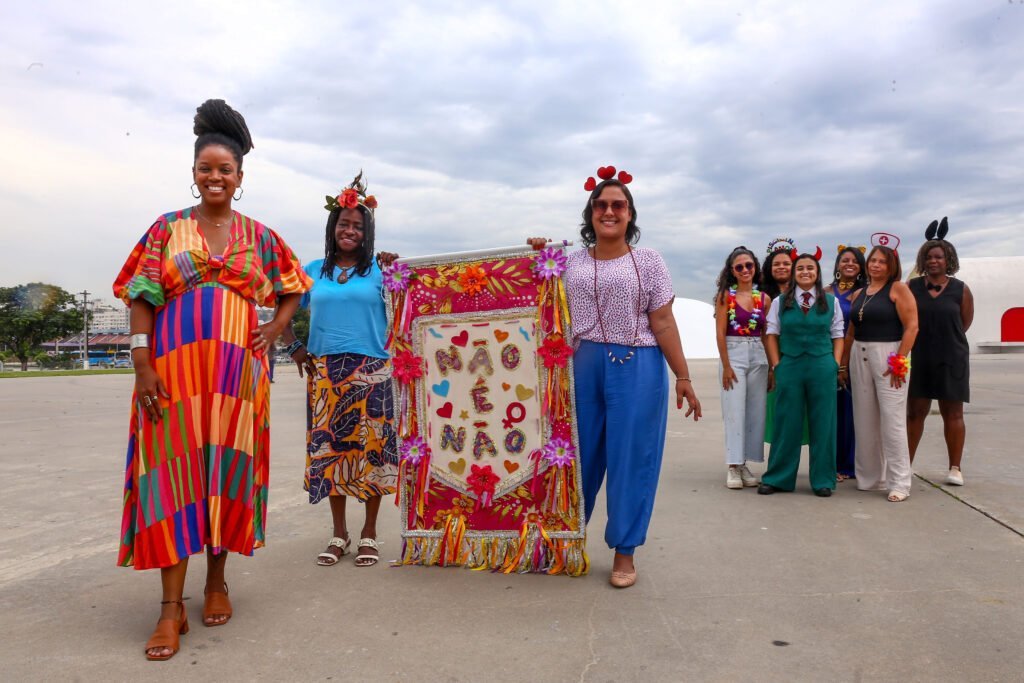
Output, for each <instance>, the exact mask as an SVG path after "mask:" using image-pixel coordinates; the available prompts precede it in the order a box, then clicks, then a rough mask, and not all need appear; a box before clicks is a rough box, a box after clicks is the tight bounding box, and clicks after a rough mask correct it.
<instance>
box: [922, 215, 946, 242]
mask: <svg viewBox="0 0 1024 683" xmlns="http://www.w3.org/2000/svg"><path fill="white" fill-rule="evenodd" d="M947 232H949V221H948V219H947V217H945V216H943V218H942V222H941V223H939V222H938V221H932V222H931V223H929V224H928V229H927V230H925V231H924V238H925V239H926V240H928V241H929V242H931V241H932V240H944V239H946V233H947Z"/></svg>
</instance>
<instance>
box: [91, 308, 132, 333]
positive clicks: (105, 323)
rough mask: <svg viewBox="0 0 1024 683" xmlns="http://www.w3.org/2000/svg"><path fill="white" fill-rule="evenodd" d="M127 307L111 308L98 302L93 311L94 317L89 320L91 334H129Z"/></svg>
mask: <svg viewBox="0 0 1024 683" xmlns="http://www.w3.org/2000/svg"><path fill="white" fill-rule="evenodd" d="M129 310H130V309H129V308H128V307H127V306H123V305H122V306H109V305H107V304H104V303H101V302H97V303H96V305H95V306H94V307H93V309H92V317H91V319H90V320H89V332H91V333H93V332H95V333H103V334H127V333H128V330H129V327H128V311H129Z"/></svg>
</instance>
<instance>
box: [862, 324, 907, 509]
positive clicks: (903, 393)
mask: <svg viewBox="0 0 1024 683" xmlns="http://www.w3.org/2000/svg"><path fill="white" fill-rule="evenodd" d="M899 346H900V344H899V342H861V341H854V342H853V352H852V353H850V391H851V393H852V394H853V425H854V434H855V436H856V440H857V446H856V452H855V455H854V471H855V472H856V474H857V488H858V489H860V490H861V491H875V490H880V489H883V488H884V489H886V490H887V491H889V492H890V493H891V492H894V491H895V492H898V493H905V494H907V495H910V483H911V479H912V477H913V473H912V472H911V469H910V446H909V445H908V444H907V383H906V382H904V383H903V385H902V386H901V387H900V388H899V389H894V388H893V387H892V385H891V384H890V383H889V377H887V376H883V373H884V372H885V371H886V370H888V369H889V354H890V353H893V352H895V351H896V350H897V349H899Z"/></svg>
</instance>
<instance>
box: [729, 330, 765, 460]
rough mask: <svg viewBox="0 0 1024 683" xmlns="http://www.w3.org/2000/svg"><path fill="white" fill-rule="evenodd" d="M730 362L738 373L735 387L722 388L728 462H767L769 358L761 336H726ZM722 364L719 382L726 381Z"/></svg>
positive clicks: (734, 383)
mask: <svg viewBox="0 0 1024 683" xmlns="http://www.w3.org/2000/svg"><path fill="white" fill-rule="evenodd" d="M725 350H726V351H727V352H728V354H729V365H731V366H732V369H733V372H735V373H736V381H735V382H733V385H732V389H729V390H728V391H726V390H725V389H722V421H723V422H724V423H725V463H726V464H727V465H742V464H743V463H744V462H745V461H747V460H750V461H753V462H764V419H765V417H764V416H765V410H766V408H767V401H768V358H767V357H766V356H765V355H764V345H763V344H762V343H761V338H760V337H726V338H725ZM722 371H723V367H722V364H721V363H719V364H718V382H719V386H721V382H722Z"/></svg>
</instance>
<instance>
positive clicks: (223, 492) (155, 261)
mask: <svg viewBox="0 0 1024 683" xmlns="http://www.w3.org/2000/svg"><path fill="white" fill-rule="evenodd" d="M193 211H194V210H193V209H192V208H189V209H183V210H181V211H176V212H172V213H168V214H165V215H163V216H161V217H160V218H158V219H157V221H156V222H155V223H153V225H152V226H151V227H150V228H149V230H148V231H146V234H145V235H143V237H142V239H141V240H140V241H139V243H138V244H137V245H136V246H135V249H134V250H133V251H132V253H131V255H130V256H129V257H128V260H127V261H126V262H125V264H124V267H123V268H122V269H121V273H120V274H119V275H118V276H117V280H116V281H115V282H114V294H115V295H116V296H118V297H119V298H121V299H123V300H124V301H125V302H126V303H128V304H129V305H130V304H131V301H132V300H133V299H137V298H143V299H145V300H146V301H148V302H149V303H151V304H152V305H153V306H154V307H155V308H156V316H155V324H154V329H153V335H152V342H151V344H152V349H153V350H152V364H153V367H154V369H155V370H156V372H157V374H158V375H159V376H160V378H161V379H162V380H163V382H164V384H165V386H166V387H167V391H168V392H169V393H170V395H171V397H170V399H166V398H163V397H160V399H159V400H160V407H161V409H162V412H163V419H162V420H161V421H160V422H159V423H157V424H153V423H152V422H151V421H150V420H149V419H147V418H146V417H145V416H144V415H143V414H142V413H141V411H140V410H139V408H138V403H137V401H136V397H135V396H134V395H133V396H132V412H131V427H130V430H129V438H128V462H127V466H126V468H125V481H124V510H123V516H122V521H121V546H120V550H119V552H118V564H120V565H122V566H134V567H135V568H136V569H150V568H154V567H168V566H171V565H174V564H177V563H178V562H180V561H181V560H182V559H184V558H186V557H188V556H189V555H193V554H195V553H199V552H202V550H203V549H204V547H209V548H210V549H211V550H212V551H214V552H220V551H222V550H227V551H233V552H238V553H243V554H246V555H251V554H252V552H253V549H255V548H258V547H260V546H262V545H263V543H264V530H265V528H266V517H267V483H268V475H269V455H270V428H269V427H270V382H269V379H268V377H267V359H266V357H265V356H264V355H263V354H262V353H254V352H253V351H252V341H251V331H252V330H253V329H254V328H255V327H256V326H257V324H258V320H257V318H256V306H257V305H259V306H267V307H272V306H274V305H275V304H276V301H277V297H278V296H280V295H283V294H299V293H302V292H305V291H306V290H308V289H309V288H310V286H311V285H312V282H311V280H310V279H309V277H308V276H307V275H306V274H305V273H304V272H303V271H302V268H301V267H300V265H299V262H298V260H297V259H296V258H295V255H294V254H293V253H292V251H291V249H290V248H289V247H288V245H287V244H285V243H284V241H283V240H282V239H281V238H280V237H278V236H277V234H275V233H274V231H273V230H270V229H269V228H267V227H266V226H265V225H263V224H261V223H259V222H257V221H255V220H253V219H251V218H248V217H247V216H243V215H241V214H239V213H235V217H234V221H233V222H232V225H231V228H230V231H231V232H230V234H229V237H228V245H227V248H226V249H225V251H224V254H223V255H221V256H211V255H210V254H209V250H208V248H207V246H206V240H205V239H204V237H203V235H202V233H201V232H200V231H199V226H198V222H197V217H193Z"/></svg>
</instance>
